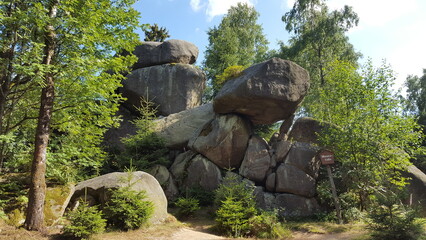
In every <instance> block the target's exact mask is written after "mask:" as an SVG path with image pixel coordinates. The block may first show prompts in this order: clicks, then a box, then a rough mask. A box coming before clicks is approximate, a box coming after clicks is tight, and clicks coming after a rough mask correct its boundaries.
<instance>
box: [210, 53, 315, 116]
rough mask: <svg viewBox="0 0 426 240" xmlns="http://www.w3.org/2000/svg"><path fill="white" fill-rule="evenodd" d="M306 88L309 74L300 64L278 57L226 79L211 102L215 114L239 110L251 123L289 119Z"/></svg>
mask: <svg viewBox="0 0 426 240" xmlns="http://www.w3.org/2000/svg"><path fill="white" fill-rule="evenodd" d="M308 88H309V74H308V72H307V71H306V70H305V69H303V68H302V67H300V66H299V65H297V64H295V63H293V62H291V61H287V60H283V59H279V58H272V59H271V60H268V61H265V62H262V63H259V64H256V65H253V66H251V67H249V68H247V69H246V70H244V71H243V73H242V75H241V76H239V77H237V78H235V79H231V80H229V81H227V82H226V83H225V85H224V86H223V87H222V89H221V90H220V91H219V92H218V94H217V96H216V97H215V99H214V101H213V109H214V111H215V112H216V113H239V114H243V115H245V116H248V117H249V119H250V120H251V121H252V122H253V124H271V123H274V122H276V121H278V120H283V119H288V118H290V117H291V116H292V115H293V114H294V112H295V111H296V109H297V107H298V106H299V104H300V103H301V102H302V100H303V98H304V97H305V95H306V93H307V91H308Z"/></svg>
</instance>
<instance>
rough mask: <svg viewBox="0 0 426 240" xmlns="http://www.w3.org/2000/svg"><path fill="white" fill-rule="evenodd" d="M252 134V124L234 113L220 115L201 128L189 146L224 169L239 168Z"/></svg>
mask: <svg viewBox="0 0 426 240" xmlns="http://www.w3.org/2000/svg"><path fill="white" fill-rule="evenodd" d="M250 134H251V128H250V124H249V123H248V122H247V121H246V120H245V119H243V118H241V117H239V116H237V115H234V114H227V115H218V116H216V118H215V119H214V120H212V121H210V122H208V123H206V124H205V125H204V126H203V127H202V128H200V129H199V131H198V132H197V134H196V135H195V137H193V138H191V139H190V140H189V142H188V147H189V148H190V149H191V150H193V151H195V152H198V153H201V154H202V155H204V156H205V157H207V158H208V159H209V160H210V161H212V162H213V163H215V164H216V165H217V166H219V167H220V168H223V169H228V168H238V167H239V166H240V164H241V162H242V160H243V158H244V154H245V151H246V149H247V143H248V140H249V136H250Z"/></svg>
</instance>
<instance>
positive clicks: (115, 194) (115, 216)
mask: <svg viewBox="0 0 426 240" xmlns="http://www.w3.org/2000/svg"><path fill="white" fill-rule="evenodd" d="M110 194H111V198H110V200H109V201H108V202H107V203H106V206H105V208H104V209H103V212H104V214H105V218H106V219H107V223H108V225H110V226H112V227H115V228H118V229H121V230H132V229H137V228H139V227H141V226H142V225H143V224H145V223H147V222H148V220H149V218H150V217H151V216H152V214H153V212H154V205H153V203H152V202H150V201H146V200H145V199H146V193H145V192H136V191H133V190H131V189H130V187H123V188H119V189H116V190H111V191H110Z"/></svg>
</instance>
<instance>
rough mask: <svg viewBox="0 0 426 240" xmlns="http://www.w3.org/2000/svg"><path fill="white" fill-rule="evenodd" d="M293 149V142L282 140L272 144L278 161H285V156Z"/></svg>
mask: <svg viewBox="0 0 426 240" xmlns="http://www.w3.org/2000/svg"><path fill="white" fill-rule="evenodd" d="M290 149H291V142H289V141H285V140H281V141H277V142H275V143H273V144H272V150H273V152H274V157H275V158H274V160H275V161H276V162H277V163H282V162H284V159H285V157H286V156H287V154H288V152H289V151H290Z"/></svg>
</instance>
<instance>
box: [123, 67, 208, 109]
mask: <svg viewBox="0 0 426 240" xmlns="http://www.w3.org/2000/svg"><path fill="white" fill-rule="evenodd" d="M205 82H206V76H205V74H204V72H203V71H202V70H200V69H199V68H197V67H194V66H192V65H188V64H166V65H160V66H153V67H147V68H141V69H137V70H134V71H132V73H130V74H129V75H127V77H126V79H125V80H123V87H122V88H120V92H121V93H122V94H123V96H124V97H126V98H127V101H126V102H124V105H125V106H126V107H127V108H128V109H131V110H132V111H134V112H136V108H137V107H139V106H140V99H141V98H148V99H149V100H150V101H151V102H153V103H154V104H155V105H156V106H158V109H157V110H158V113H159V114H161V115H164V116H167V115H169V114H172V113H177V112H180V111H183V110H187V109H190V108H194V107H196V106H199V105H200V103H201V95H202V93H203V91H204V87H205ZM135 107H136V108H135Z"/></svg>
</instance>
